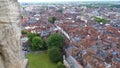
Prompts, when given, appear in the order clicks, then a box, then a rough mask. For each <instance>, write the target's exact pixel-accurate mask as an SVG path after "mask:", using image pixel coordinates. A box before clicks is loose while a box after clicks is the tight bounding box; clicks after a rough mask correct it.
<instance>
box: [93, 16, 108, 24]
mask: <svg viewBox="0 0 120 68" xmlns="http://www.w3.org/2000/svg"><path fill="white" fill-rule="evenodd" d="M94 18H95V21H96V22H98V23H101V22H102V23H107V22H109V21H110V20H107V19H104V18H99V17H94Z"/></svg>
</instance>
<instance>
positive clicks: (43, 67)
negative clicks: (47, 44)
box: [26, 52, 57, 68]
mask: <svg viewBox="0 0 120 68" xmlns="http://www.w3.org/2000/svg"><path fill="white" fill-rule="evenodd" d="M26 57H27V58H28V60H29V66H30V68H57V65H56V64H54V63H52V62H51V61H50V59H49V57H48V54H47V52H42V53H39V54H27V55H26Z"/></svg>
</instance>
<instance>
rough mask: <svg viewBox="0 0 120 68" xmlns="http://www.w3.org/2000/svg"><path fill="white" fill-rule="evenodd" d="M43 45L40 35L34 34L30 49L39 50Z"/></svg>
mask: <svg viewBox="0 0 120 68" xmlns="http://www.w3.org/2000/svg"><path fill="white" fill-rule="evenodd" d="M42 47H43V41H42V39H41V38H40V37H38V36H35V37H34V38H33V39H32V49H33V50H39V49H41V48H42Z"/></svg>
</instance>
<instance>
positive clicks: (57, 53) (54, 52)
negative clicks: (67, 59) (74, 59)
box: [48, 47, 63, 63]
mask: <svg viewBox="0 0 120 68" xmlns="http://www.w3.org/2000/svg"><path fill="white" fill-rule="evenodd" d="M48 55H49V58H50V60H51V61H52V62H54V63H57V62H58V61H62V60H63V58H62V52H61V50H60V49H59V48H57V47H53V48H51V49H49V50H48Z"/></svg>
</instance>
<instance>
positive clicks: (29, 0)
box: [18, 0, 120, 2]
mask: <svg viewBox="0 0 120 68" xmlns="http://www.w3.org/2000/svg"><path fill="white" fill-rule="evenodd" d="M18 1H19V2H64V1H120V0H18Z"/></svg>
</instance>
